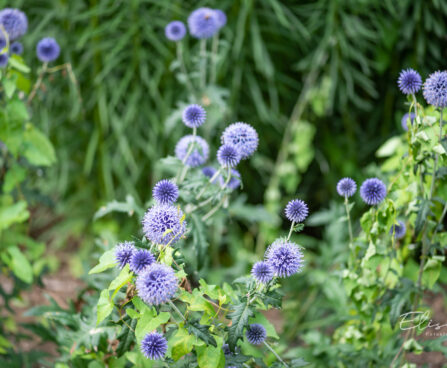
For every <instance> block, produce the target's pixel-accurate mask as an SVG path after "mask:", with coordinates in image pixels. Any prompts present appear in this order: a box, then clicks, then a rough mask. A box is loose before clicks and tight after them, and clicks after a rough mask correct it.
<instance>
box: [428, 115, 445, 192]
mask: <svg viewBox="0 0 447 368" xmlns="http://www.w3.org/2000/svg"><path fill="white" fill-rule="evenodd" d="M442 112H443V110H442V109H441V117H440V120H439V139H438V143H441V140H442ZM438 161H439V153H436V156H435V164H434V166H433V177H432V180H431V186H430V197H429V198H430V200H431V199H432V198H433V192H434V189H435V181H436V171H437V170H438Z"/></svg>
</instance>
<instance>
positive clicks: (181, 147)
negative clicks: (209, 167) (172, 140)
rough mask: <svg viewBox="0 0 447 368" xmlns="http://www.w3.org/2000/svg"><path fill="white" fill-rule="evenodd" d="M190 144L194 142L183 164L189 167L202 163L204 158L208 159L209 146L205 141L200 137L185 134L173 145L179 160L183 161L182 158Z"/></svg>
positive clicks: (204, 160)
mask: <svg viewBox="0 0 447 368" xmlns="http://www.w3.org/2000/svg"><path fill="white" fill-rule="evenodd" d="M190 144H194V145H195V147H194V149H193V150H192V152H191V154H190V155H189V156H188V158H187V159H186V162H185V164H186V165H188V166H190V167H197V166H200V165H203V164H204V163H205V162H206V160H208V156H209V154H210V148H209V146H208V143H206V141H205V140H204V139H203V138H202V137H199V136H195V137H194V136H193V135H185V136H184V137H183V138H181V139H180V140H179V141H178V143H177V145H176V146H175V155H176V156H177V158H178V159H179V160H182V161H183V159H184V158H185V157H186V154H187V152H188V148H189V145H190Z"/></svg>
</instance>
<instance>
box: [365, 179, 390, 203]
mask: <svg viewBox="0 0 447 368" xmlns="http://www.w3.org/2000/svg"><path fill="white" fill-rule="evenodd" d="M360 196H361V197H362V199H363V201H364V202H365V203H366V204H369V205H370V206H374V205H376V204H379V203H380V202H382V201H383V200H384V199H385V197H386V185H385V184H384V183H383V181H382V180H380V179H377V178H370V179H366V180H365V181H364V182H363V184H362V186H361V187H360Z"/></svg>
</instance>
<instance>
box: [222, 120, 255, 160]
mask: <svg viewBox="0 0 447 368" xmlns="http://www.w3.org/2000/svg"><path fill="white" fill-rule="evenodd" d="M222 142H223V143H225V144H233V145H235V146H236V147H237V148H238V149H239V151H240V153H241V157H242V159H246V158H248V157H250V156H251V155H252V154H253V153H254V152H255V151H256V149H257V148H258V143H259V138H258V133H257V132H256V130H255V129H254V128H253V127H252V126H251V125H248V124H246V123H241V122H238V123H234V124H231V125H229V126H228V127H227V128H226V129H225V130H224V132H223V134H222Z"/></svg>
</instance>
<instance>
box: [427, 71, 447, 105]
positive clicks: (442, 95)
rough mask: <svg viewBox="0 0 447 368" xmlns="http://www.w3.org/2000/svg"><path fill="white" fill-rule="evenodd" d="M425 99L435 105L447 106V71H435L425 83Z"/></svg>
mask: <svg viewBox="0 0 447 368" xmlns="http://www.w3.org/2000/svg"><path fill="white" fill-rule="evenodd" d="M423 95H424V98H425V100H426V101H427V102H428V103H429V104H430V105H433V106H435V107H439V108H444V107H446V106H447V72H439V71H438V72H434V73H433V74H431V75H430V76H429V77H428V78H427V80H426V81H425V83H424V91H423Z"/></svg>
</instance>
